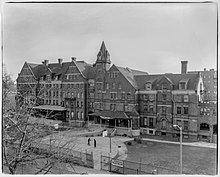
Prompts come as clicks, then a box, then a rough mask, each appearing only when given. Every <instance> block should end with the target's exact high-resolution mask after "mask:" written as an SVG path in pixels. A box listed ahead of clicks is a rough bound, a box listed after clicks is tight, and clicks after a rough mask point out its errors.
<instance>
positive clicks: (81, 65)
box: [76, 61, 91, 78]
mask: <svg viewBox="0 0 220 177" xmlns="http://www.w3.org/2000/svg"><path fill="white" fill-rule="evenodd" d="M76 65H77V67H78V69H79V70H80V72H81V73H82V74H83V76H84V77H85V78H86V77H87V75H88V72H89V67H91V65H90V64H88V63H86V62H85V61H77V62H76Z"/></svg>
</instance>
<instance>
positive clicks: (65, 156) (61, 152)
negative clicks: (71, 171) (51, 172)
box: [30, 142, 94, 168]
mask: <svg viewBox="0 0 220 177" xmlns="http://www.w3.org/2000/svg"><path fill="white" fill-rule="evenodd" d="M30 149H31V150H32V151H33V152H34V153H36V154H46V155H50V156H51V157H53V158H58V159H60V160H61V161H64V162H70V163H71V162H72V163H75V164H78V165H81V166H86V167H89V168H94V161H93V153H92V152H91V153H88V152H82V151H76V150H72V149H70V148H66V147H60V146H56V145H54V144H45V143H37V142H32V143H31V145H30Z"/></svg>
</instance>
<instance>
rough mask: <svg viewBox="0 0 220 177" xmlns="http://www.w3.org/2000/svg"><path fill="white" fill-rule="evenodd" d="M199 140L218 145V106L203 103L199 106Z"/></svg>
mask: <svg viewBox="0 0 220 177" xmlns="http://www.w3.org/2000/svg"><path fill="white" fill-rule="evenodd" d="M198 109H199V114H200V116H199V118H198V124H197V125H198V130H199V131H198V139H199V140H202V141H208V142H214V143H217V133H218V125H217V104H216V103H212V102H211V103H207V102H203V103H200V104H199V107H198Z"/></svg>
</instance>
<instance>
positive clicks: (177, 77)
mask: <svg viewBox="0 0 220 177" xmlns="http://www.w3.org/2000/svg"><path fill="white" fill-rule="evenodd" d="M164 76H165V77H167V78H169V79H170V81H172V83H173V86H174V87H173V89H174V90H178V89H179V83H180V81H182V80H188V86H187V89H188V90H196V88H197V84H198V81H199V75H198V74H158V75H143V76H135V80H136V83H137V85H138V89H140V90H144V86H145V83H146V82H151V83H152V90H155V89H156V87H157V83H158V81H159V80H160V79H162V78H163V77H164Z"/></svg>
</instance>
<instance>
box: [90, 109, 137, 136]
mask: <svg viewBox="0 0 220 177" xmlns="http://www.w3.org/2000/svg"><path fill="white" fill-rule="evenodd" d="M90 120H92V121H90ZM138 122H139V121H138V117H135V118H134V117H129V116H128V115H127V114H126V113H125V112H122V111H99V112H95V113H91V114H89V124H88V126H97V127H99V128H103V129H106V130H108V132H113V130H115V131H114V135H122V136H138V135H139V134H140V130H138V129H137V127H138V124H137V123H138ZM134 124H137V125H134Z"/></svg>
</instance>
